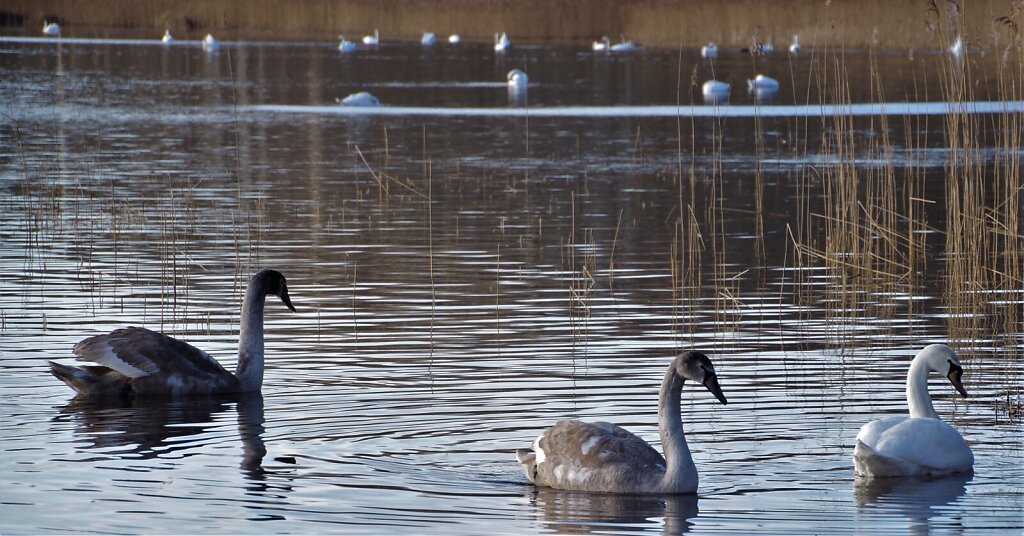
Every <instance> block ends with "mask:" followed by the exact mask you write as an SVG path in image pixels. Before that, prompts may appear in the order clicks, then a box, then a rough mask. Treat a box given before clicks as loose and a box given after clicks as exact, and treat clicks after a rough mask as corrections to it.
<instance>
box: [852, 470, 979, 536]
mask: <svg viewBox="0 0 1024 536" xmlns="http://www.w3.org/2000/svg"><path fill="white" fill-rule="evenodd" d="M973 478H974V473H973V472H967V473H957V474H954V475H949V476H943V477H903V478H862V477H857V478H856V479H855V480H854V489H853V494H854V497H855V498H856V501H857V509H858V510H860V511H868V510H875V511H876V512H882V513H885V514H898V515H902V516H904V517H906V518H907V521H908V522H909V525H908V527H907V532H908V533H909V534H929V533H930V532H931V527H930V526H929V520H930V519H931V518H932V517H933V516H935V515H937V514H941V513H942V510H941V509H940V508H938V507H941V506H945V505H950V504H953V503H955V502H956V501H957V500H958V499H960V497H963V496H964V494H965V493H966V492H967V483H968V482H970V481H971V479H973ZM954 523H956V522H955V521H954Z"/></svg>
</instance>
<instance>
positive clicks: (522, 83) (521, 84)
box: [508, 69, 530, 90]
mask: <svg viewBox="0 0 1024 536" xmlns="http://www.w3.org/2000/svg"><path fill="white" fill-rule="evenodd" d="M529 83H530V78H529V77H528V76H526V73H524V72H523V71H520V70H519V69H512V70H511V71H509V72H508V87H509V88H514V89H517V90H524V89H526V86H527V84H529Z"/></svg>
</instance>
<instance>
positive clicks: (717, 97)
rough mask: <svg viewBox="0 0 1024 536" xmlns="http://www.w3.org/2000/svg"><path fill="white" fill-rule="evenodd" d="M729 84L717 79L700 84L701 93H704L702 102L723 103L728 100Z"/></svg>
mask: <svg viewBox="0 0 1024 536" xmlns="http://www.w3.org/2000/svg"><path fill="white" fill-rule="evenodd" d="M731 89H732V88H731V87H730V86H729V84H727V83H725V82H719V81H718V80H708V81H707V82H704V85H703V86H701V93H703V94H704V102H706V103H708V104H718V103H725V102H728V101H729V92H730V91H731Z"/></svg>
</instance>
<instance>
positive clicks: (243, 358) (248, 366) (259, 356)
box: [235, 281, 267, 391]
mask: <svg viewBox="0 0 1024 536" xmlns="http://www.w3.org/2000/svg"><path fill="white" fill-rule="evenodd" d="M266 296H267V293H266V290H265V289H264V288H263V285H261V284H259V282H257V281H253V282H252V283H250V284H249V288H247V289H246V290H245V300H244V301H243V302H242V320H241V327H240V329H239V333H238V368H237V369H236V370H235V376H238V379H239V380H240V381H241V383H242V391H258V390H259V389H260V387H261V386H262V385H263V304H264V302H265V299H264V298H266Z"/></svg>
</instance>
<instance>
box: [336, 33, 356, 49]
mask: <svg viewBox="0 0 1024 536" xmlns="http://www.w3.org/2000/svg"><path fill="white" fill-rule="evenodd" d="M338 39H340V41H339V42H338V51H340V52H355V51H356V49H358V48H359V45H357V44H356V43H355V41H349V40H348V39H345V36H344V35H339V36H338Z"/></svg>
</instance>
